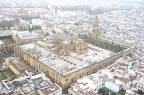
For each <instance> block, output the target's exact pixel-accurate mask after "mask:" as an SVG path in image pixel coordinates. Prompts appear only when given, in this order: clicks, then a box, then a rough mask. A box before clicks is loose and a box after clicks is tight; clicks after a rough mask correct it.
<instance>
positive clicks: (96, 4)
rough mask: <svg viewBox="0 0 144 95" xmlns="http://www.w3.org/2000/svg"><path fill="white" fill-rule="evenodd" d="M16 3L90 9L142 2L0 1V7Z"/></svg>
mask: <svg viewBox="0 0 144 95" xmlns="http://www.w3.org/2000/svg"><path fill="white" fill-rule="evenodd" d="M11 2H16V4H20V5H24V6H25V5H31V6H33V5H34V6H37V5H39V4H50V5H54V6H86V5H87V6H92V7H119V6H125V5H130V6H131V5H132V6H135V5H137V4H141V3H142V4H143V3H144V0H93V1H92V0H4V1H3V0H0V3H1V4H0V5H2V4H8V3H9V4H10V3H11Z"/></svg>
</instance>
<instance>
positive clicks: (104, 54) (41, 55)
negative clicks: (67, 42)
mask: <svg viewBox="0 0 144 95" xmlns="http://www.w3.org/2000/svg"><path fill="white" fill-rule="evenodd" d="M46 44H48V43H46ZM20 48H22V49H23V50H26V51H28V52H30V53H32V54H33V55H35V56H37V58H38V60H39V61H40V62H41V63H42V64H45V65H47V66H49V67H50V68H52V69H54V70H55V71H56V72H58V73H60V74H62V75H63V76H66V75H68V74H70V73H73V72H75V71H78V70H80V69H82V68H85V67H87V66H90V65H91V64H94V63H97V62H100V61H102V60H104V59H106V58H109V57H111V56H112V55H114V54H115V53H114V52H111V51H108V50H105V49H102V48H99V47H96V46H94V45H91V44H88V49H87V50H86V51H85V52H84V53H83V54H77V53H75V52H70V54H69V55H68V56H58V55H57V54H55V53H54V52H52V51H50V50H49V49H48V48H46V47H42V46H40V45H38V44H37V43H31V44H26V45H22V46H20Z"/></svg>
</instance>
